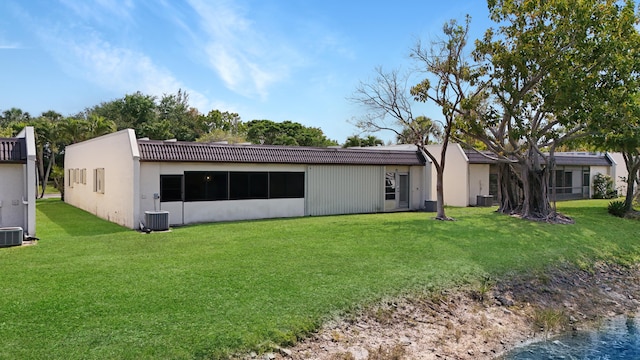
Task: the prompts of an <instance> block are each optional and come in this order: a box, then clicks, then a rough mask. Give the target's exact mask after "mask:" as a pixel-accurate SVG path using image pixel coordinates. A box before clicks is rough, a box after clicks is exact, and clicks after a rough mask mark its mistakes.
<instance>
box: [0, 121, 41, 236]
mask: <svg viewBox="0 0 640 360" xmlns="http://www.w3.org/2000/svg"><path fill="white" fill-rule="evenodd" d="M35 162H36V145H35V135H34V131H33V127H30V126H27V127H25V128H24V129H23V130H22V131H21V132H20V133H19V134H18V135H17V136H16V137H14V138H0V228H13V227H20V228H22V229H23V231H24V235H25V236H27V237H35V234H36V191H37V188H36V186H37V185H36V165H35Z"/></svg>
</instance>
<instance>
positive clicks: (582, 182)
mask: <svg viewBox="0 0 640 360" xmlns="http://www.w3.org/2000/svg"><path fill="white" fill-rule="evenodd" d="M465 154H466V157H467V159H468V164H469V167H468V169H469V195H470V198H469V205H476V204H477V202H476V201H477V200H476V199H477V196H476V195H493V196H494V198H495V197H497V193H498V171H497V168H496V161H495V160H492V159H491V158H489V157H486V156H483V155H482V154H481V153H479V152H477V151H474V150H465ZM555 160H556V170H555V175H554V176H555V178H556V199H557V200H574V199H589V198H591V197H592V196H593V179H594V178H595V176H596V175H597V174H603V175H609V176H611V177H613V178H615V177H616V172H617V171H620V166H617V165H616V162H615V161H614V160H613V157H612V154H609V153H588V152H557V153H556V154H555ZM622 167H623V168H624V162H623V164H622ZM549 186H551V184H549ZM550 191H553V188H550Z"/></svg>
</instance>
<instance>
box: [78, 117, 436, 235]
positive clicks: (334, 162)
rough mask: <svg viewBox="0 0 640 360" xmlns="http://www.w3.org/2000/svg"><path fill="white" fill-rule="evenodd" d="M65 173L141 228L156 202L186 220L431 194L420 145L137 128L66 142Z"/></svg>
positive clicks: (120, 218) (354, 207)
mask: <svg viewBox="0 0 640 360" xmlns="http://www.w3.org/2000/svg"><path fill="white" fill-rule="evenodd" d="M65 178H66V179H65V201H66V202H67V203H69V204H71V205H73V206H76V207H79V208H81V209H84V210H86V211H88V212H90V213H93V214H95V215H97V216H99V217H101V218H104V219H107V220H109V221H112V222H115V223H118V224H121V225H123V226H126V227H129V228H134V229H135V228H138V227H139V224H140V223H143V224H144V223H145V221H147V222H148V219H149V214H151V213H156V212H168V214H169V215H168V216H169V220H168V221H169V223H170V225H182V224H191V223H200V222H213V221H230V220H246V219H262V218H279V217H296V216H317V215H332V214H350V213H375V212H386V211H402V210H418V209H421V208H423V206H424V203H425V200H430V199H431V176H430V165H429V162H428V161H426V159H425V158H424V156H423V154H422V153H420V152H419V151H417V149H415V148H414V150H412V151H406V150H372V149H367V148H362V149H341V148H309V147H286V146H266V145H228V144H215V143H213V144H212V143H193V142H178V141H156V140H148V139H136V135H135V133H134V131H133V130H131V129H127V130H121V131H118V132H115V133H112V134H108V135H104V136H101V137H98V138H94V139H91V140H88V141H84V142H81V143H77V144H73V145H70V146H67V147H66V149H65ZM145 225H147V224H145Z"/></svg>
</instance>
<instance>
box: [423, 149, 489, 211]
mask: <svg viewBox="0 0 640 360" xmlns="http://www.w3.org/2000/svg"><path fill="white" fill-rule="evenodd" d="M427 149H428V150H429V152H431V154H433V156H434V157H435V158H436V159H437V160H439V159H440V151H441V149H442V145H427ZM445 160H446V162H445V168H444V178H443V181H444V184H443V186H444V204H445V205H450V206H462V207H464V206H469V196H470V195H469V171H468V164H469V159H467V156H466V155H465V153H464V151H463V150H462V148H461V147H460V145H458V144H449V148H448V149H447V157H446V159H445ZM431 168H432V171H431V196H432V198H433V200H435V199H436V196H437V191H436V185H437V171H436V168H435V166H434V165H432V166H431ZM487 176H488V175H487ZM487 186H488V181H487ZM487 191H488V188H487Z"/></svg>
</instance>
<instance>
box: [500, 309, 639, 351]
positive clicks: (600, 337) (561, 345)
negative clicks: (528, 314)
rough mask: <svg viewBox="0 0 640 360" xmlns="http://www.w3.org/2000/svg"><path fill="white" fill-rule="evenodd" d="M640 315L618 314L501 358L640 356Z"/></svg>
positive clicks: (518, 349) (522, 348)
mask: <svg viewBox="0 0 640 360" xmlns="http://www.w3.org/2000/svg"><path fill="white" fill-rule="evenodd" d="M639 326H640V319H637V318H635V317H628V316H619V317H616V318H613V319H611V320H609V321H607V322H606V324H605V325H604V326H603V327H602V328H600V329H599V330H598V331H589V332H578V333H573V334H570V335H564V336H561V337H557V338H553V339H550V340H547V341H545V342H541V343H535V344H531V345H527V346H524V347H521V348H517V349H515V350H514V351H512V352H511V353H509V354H507V355H505V356H504V357H503V358H502V359H504V360H542V359H545V360H547V359H580V360H586V359H588V360H618V359H620V360H622V359H625V360H626V359H640V333H639V332H638V328H639Z"/></svg>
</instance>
